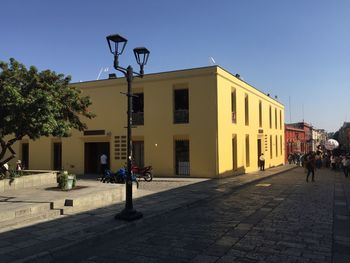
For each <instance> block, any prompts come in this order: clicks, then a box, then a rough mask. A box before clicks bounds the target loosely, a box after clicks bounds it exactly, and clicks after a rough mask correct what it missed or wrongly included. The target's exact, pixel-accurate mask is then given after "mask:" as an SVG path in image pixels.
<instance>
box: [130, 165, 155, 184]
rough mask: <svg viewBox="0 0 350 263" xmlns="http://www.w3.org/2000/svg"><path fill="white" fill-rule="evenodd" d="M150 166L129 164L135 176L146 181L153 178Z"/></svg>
mask: <svg viewBox="0 0 350 263" xmlns="http://www.w3.org/2000/svg"><path fill="white" fill-rule="evenodd" d="M152 169H153V168H152V166H145V167H142V168H141V167H138V166H137V165H136V164H133V165H132V166H131V172H132V173H133V174H134V175H135V176H136V178H138V179H140V178H143V179H144V180H145V181H146V182H150V181H152V180H153V174H152Z"/></svg>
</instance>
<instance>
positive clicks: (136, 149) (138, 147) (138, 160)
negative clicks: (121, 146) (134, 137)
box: [132, 141, 145, 167]
mask: <svg viewBox="0 0 350 263" xmlns="http://www.w3.org/2000/svg"><path fill="white" fill-rule="evenodd" d="M132 157H133V159H134V162H135V164H136V165H137V166H138V167H144V166H145V162H144V143H143V141H133V142H132Z"/></svg>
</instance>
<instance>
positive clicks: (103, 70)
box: [96, 67, 109, 80]
mask: <svg viewBox="0 0 350 263" xmlns="http://www.w3.org/2000/svg"><path fill="white" fill-rule="evenodd" d="M108 70H109V67H105V68H104V67H102V68H101V69H100V72H99V73H98V75H97V78H96V80H99V79H100V76H101V74H102V72H107V71H108Z"/></svg>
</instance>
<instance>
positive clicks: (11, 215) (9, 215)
mask: <svg viewBox="0 0 350 263" xmlns="http://www.w3.org/2000/svg"><path fill="white" fill-rule="evenodd" d="M2 205H4V206H5V208H6V205H8V206H9V207H8V210H5V209H2V211H1V213H0V225H2V224H3V222H6V221H11V220H15V219H21V218H25V217H30V216H35V215H37V214H41V213H45V212H47V211H50V210H51V208H52V203H50V202H44V203H21V202H18V203H17V204H15V205H16V206H15V207H14V205H13V204H12V206H11V207H10V204H2ZM4 210H5V211H4Z"/></svg>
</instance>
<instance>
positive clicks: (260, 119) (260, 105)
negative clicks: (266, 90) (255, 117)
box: [259, 100, 262, 128]
mask: <svg viewBox="0 0 350 263" xmlns="http://www.w3.org/2000/svg"><path fill="white" fill-rule="evenodd" d="M259 127H260V128H261V127H262V102H261V100H260V101H259Z"/></svg>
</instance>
